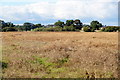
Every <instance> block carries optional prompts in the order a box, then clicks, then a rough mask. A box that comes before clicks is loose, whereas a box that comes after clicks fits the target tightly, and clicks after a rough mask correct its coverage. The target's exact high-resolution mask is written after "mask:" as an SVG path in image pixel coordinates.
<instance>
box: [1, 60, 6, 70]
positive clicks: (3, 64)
mask: <svg viewBox="0 0 120 80" xmlns="http://www.w3.org/2000/svg"><path fill="white" fill-rule="evenodd" d="M0 66H2V68H3V69H5V68H7V67H8V63H7V62H6V61H0Z"/></svg>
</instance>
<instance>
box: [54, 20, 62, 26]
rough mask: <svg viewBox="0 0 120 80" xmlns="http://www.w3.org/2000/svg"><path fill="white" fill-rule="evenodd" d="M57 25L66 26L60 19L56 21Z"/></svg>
mask: <svg viewBox="0 0 120 80" xmlns="http://www.w3.org/2000/svg"><path fill="white" fill-rule="evenodd" d="M54 25H55V26H60V27H63V26H64V22H62V21H60V20H58V21H57V22H55V24H54Z"/></svg>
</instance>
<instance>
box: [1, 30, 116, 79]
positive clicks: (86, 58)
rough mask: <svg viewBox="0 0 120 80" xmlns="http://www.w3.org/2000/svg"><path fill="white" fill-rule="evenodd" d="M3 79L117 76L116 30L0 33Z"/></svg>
mask: <svg viewBox="0 0 120 80" xmlns="http://www.w3.org/2000/svg"><path fill="white" fill-rule="evenodd" d="M1 34H2V36H1V38H2V60H3V61H4V62H6V63H8V65H7V67H6V68H4V69H3V77H5V78H87V77H95V78H110V77H117V67H118V66H117V53H118V33H117V32H2V33H1Z"/></svg>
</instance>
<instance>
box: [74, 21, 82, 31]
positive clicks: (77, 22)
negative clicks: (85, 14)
mask: <svg viewBox="0 0 120 80" xmlns="http://www.w3.org/2000/svg"><path fill="white" fill-rule="evenodd" d="M74 24H75V25H74V26H75V27H76V29H81V28H82V22H81V21H80V20H79V19H76V20H75V21H74Z"/></svg>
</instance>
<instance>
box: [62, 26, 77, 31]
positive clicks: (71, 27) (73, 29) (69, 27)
mask: <svg viewBox="0 0 120 80" xmlns="http://www.w3.org/2000/svg"><path fill="white" fill-rule="evenodd" d="M75 30H76V29H75V27H74V26H64V27H63V31H75Z"/></svg>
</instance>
